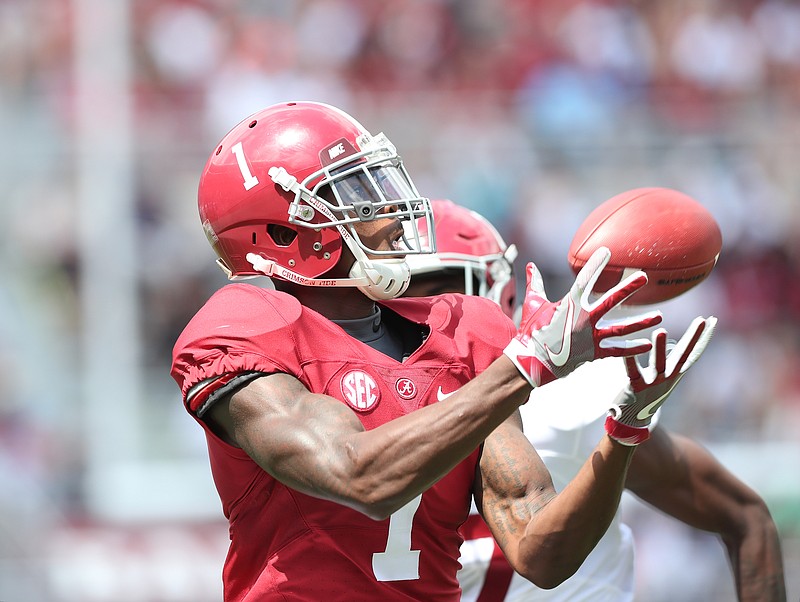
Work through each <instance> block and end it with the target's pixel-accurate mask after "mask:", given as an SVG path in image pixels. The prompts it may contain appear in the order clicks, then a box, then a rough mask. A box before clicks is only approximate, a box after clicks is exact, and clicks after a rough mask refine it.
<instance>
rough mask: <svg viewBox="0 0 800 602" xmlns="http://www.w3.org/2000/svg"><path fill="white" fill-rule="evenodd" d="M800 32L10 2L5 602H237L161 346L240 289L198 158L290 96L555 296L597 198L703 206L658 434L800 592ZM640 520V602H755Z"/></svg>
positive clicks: (195, 439) (323, 10) (635, 14)
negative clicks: (317, 105)
mask: <svg viewBox="0 0 800 602" xmlns="http://www.w3.org/2000/svg"><path fill="white" fill-rule="evenodd" d="M798 32H800V5H798V3H796V2H792V1H789V0H747V1H745V0H735V1H732V0H729V1H722V0H720V1H713V0H692V1H691V2H690V1H688V0H673V1H670V2H656V1H652V0H651V1H647V0H642V1H639V2H620V1H615V0H539V1H534V0H395V1H393V2H375V1H373V0H314V1H309V0H294V1H292V2H286V1H282V0H273V1H262V2H254V1H249V0H138V1H136V2H133V1H131V0H128V1H126V0H114V1H109V0H3V1H2V2H0V132H2V137H3V140H4V143H3V145H2V150H0V153H1V155H0V156H2V161H0V188H1V189H2V191H3V200H2V203H0V219H1V221H2V224H3V230H4V235H3V237H2V239H1V240H0V248H2V262H0V274H1V275H2V278H0V282H2V284H0V600H2V601H3V602H39V601H46V602H73V601H74V602H95V601H97V602H105V601H114V602H184V601H186V602H188V601H192V602H206V601H209V602H210V601H214V600H219V599H220V591H221V586H220V576H219V575H220V571H221V566H222V561H223V556H224V553H225V549H226V538H227V531H226V525H225V524H224V523H223V522H222V521H221V511H220V508H219V503H218V501H217V497H216V494H215V492H214V490H213V485H212V482H211V478H210V473H209V470H208V466H207V461H206V455H205V454H206V452H205V442H204V439H203V434H202V431H201V429H199V428H198V427H197V426H196V425H195V424H194V422H193V421H192V419H191V418H189V416H188V415H187V414H186V413H185V411H184V410H183V408H182V406H181V402H180V397H179V394H178V391H177V388H176V387H175V385H174V383H173V382H172V380H171V378H170V376H169V374H168V370H169V365H170V351H171V346H172V343H173V341H174V339H175V337H176V335H177V334H178V332H179V331H180V329H181V328H182V326H183V325H184V323H185V321H186V320H187V319H188V317H189V316H190V315H191V314H192V313H193V312H194V311H195V310H196V309H197V308H198V307H199V306H200V304H201V303H202V302H203V301H204V299H205V298H206V297H207V296H208V295H209V293H210V292H211V291H212V290H214V289H215V288H216V287H218V286H220V285H221V284H223V280H222V274H221V273H218V271H217V269H216V267H215V266H214V263H213V256H212V253H211V250H210V249H209V248H208V245H207V243H206V241H205V239H204V237H203V234H202V230H201V228H200V227H199V223H198V219H197V215H196V205H195V190H196V183H197V180H198V177H199V174H200V171H201V169H202V166H203V164H204V162H205V159H206V156H207V154H208V153H209V152H210V150H211V149H212V147H213V145H214V144H215V143H216V142H217V141H218V139H219V138H220V137H221V136H222V135H223V134H224V133H225V132H226V131H227V130H228V129H229V128H230V127H231V126H233V125H234V124H235V123H236V122H238V121H239V120H240V119H243V118H244V117H246V116H247V115H249V114H250V113H251V112H253V111H255V110H257V109H259V108H261V107H263V106H265V105H268V104H270V103H272V102H276V101H279V100H286V99H312V100H322V101H327V102H331V103H333V104H336V105H339V106H342V107H343V108H345V109H347V110H348V111H350V112H351V113H353V114H354V115H356V116H357V117H358V118H359V119H360V120H361V121H362V122H363V123H364V124H365V125H366V126H367V127H368V128H369V129H371V130H372V131H373V132H377V131H380V130H383V131H384V132H386V133H387V135H389V137H390V138H391V139H392V140H393V142H395V143H396V144H397V146H398V148H399V149H400V150H401V152H402V153H403V155H404V158H405V159H406V162H407V164H408V166H409V169H410V171H411V173H412V175H413V177H414V179H415V181H416V183H417V185H418V186H419V187H420V188H421V190H422V192H423V194H426V195H427V196H431V197H452V198H454V199H456V200H458V201H460V202H461V203H464V204H466V205H468V206H470V207H473V208H475V209H477V210H479V211H480V212H482V213H483V214H485V215H486V216H487V217H489V218H490V219H492V220H493V221H494V223H495V224H497V225H498V226H499V227H500V229H501V231H502V232H503V234H504V235H505V237H506V238H507V240H509V241H513V242H516V243H517V245H518V246H519V247H520V248H521V257H522V258H523V259H526V258H528V257H530V258H534V259H535V260H536V262H537V264H538V265H539V266H540V267H541V268H542V270H543V271H544V272H545V278H546V282H547V283H548V290H549V292H550V293H551V296H555V295H560V294H562V293H563V292H564V291H565V290H566V287H567V285H568V283H569V281H570V280H571V276H570V275H569V273H568V270H567V266H566V260H565V255H566V251H567V248H568V245H569V242H570V240H571V238H572V234H573V232H574V230H575V228H576V227H577V225H578V223H580V221H581V219H582V218H583V217H584V216H585V215H586V214H587V213H588V212H589V211H590V210H591V209H592V208H593V207H594V206H595V205H596V204H598V203H599V202H601V201H603V200H605V199H606V198H608V197H610V196H612V195H613V194H616V193H618V192H621V191H623V190H626V189H629V188H634V187H638V186H650V185H656V186H668V187H673V188H678V189H680V190H683V191H685V192H687V193H689V194H691V195H693V196H694V197H695V198H697V199H698V200H700V201H701V202H703V203H704V204H706V205H707V206H708V207H709V208H710V209H711V211H712V212H713V213H714V215H715V216H716V217H717V219H718V220H719V222H720V224H721V226H722V231H723V237H724V248H723V253H722V257H721V259H720V263H719V266H718V269H717V270H716V271H715V273H714V274H713V275H712V278H711V279H709V280H708V281H706V282H705V283H704V284H703V285H702V286H701V287H699V288H698V289H696V290H694V291H693V292H692V293H690V294H688V295H686V296H685V297H684V298H682V299H680V300H678V301H675V302H673V303H672V304H670V307H668V308H665V309H666V311H668V312H669V314H668V315H669V319H670V321H671V322H672V323H679V324H678V326H676V328H678V327H681V326H685V325H686V324H688V322H689V319H690V318H691V317H692V316H694V315H695V314H698V313H704V314H707V313H709V312H713V313H715V314H716V315H717V316H719V317H720V328H719V334H718V335H717V336H716V339H715V341H714V343H713V344H712V345H711V347H710V348H709V350H708V352H707V354H706V355H705V356H704V358H703V360H702V361H701V362H700V364H699V367H698V368H697V369H695V370H694V371H693V372H692V373H690V374H689V376H688V377H687V378H686V379H685V380H684V384H682V386H681V392H680V395H679V396H678V397H677V398H676V399H674V400H673V401H672V402H671V403H670V404H669V406H668V408H667V409H666V412H665V416H664V421H665V423H666V424H668V425H669V426H670V427H672V428H674V429H675V430H677V431H680V432H683V433H685V434H688V435H690V436H693V437H695V438H696V439H698V440H699V441H701V442H702V443H704V444H705V445H707V446H708V447H709V448H710V449H711V450H712V451H714V452H715V453H716V454H717V455H718V456H719V457H720V458H721V459H722V460H723V461H724V462H725V463H726V464H727V466H728V467H729V468H730V469H731V470H733V471H734V472H735V473H736V474H738V475H739V476H740V477H741V478H743V479H744V480H746V481H747V482H748V483H750V484H751V485H752V486H753V487H754V488H755V489H757V490H758V491H759V492H760V493H761V494H762V495H763V496H764V497H765V499H766V500H767V502H768V504H769V506H770V508H771V509H772V512H773V514H774V516H775V518H776V520H777V521H778V523H779V526H780V529H781V533H782V535H783V545H784V551H785V556H786V568H787V577H788V579H789V596H790V599H791V600H797V599H798V597H799V596H800V575H798V573H800V571H798V570H797V569H798V566H800V444H798V442H800V210H799V209H800V203H799V202H798V193H800V170H798V162H799V161H798V159H800V154H799V152H798V151H800V148H799V145H800V137H799V136H798V134H800V35H798ZM624 508H625V512H626V514H627V516H628V517H629V519H630V521H631V523H632V524H633V526H634V532H635V535H636V538H637V542H638V546H639V547H638V557H637V563H638V571H639V572H638V576H639V577H638V578H639V589H640V591H641V599H642V600H648V601H650V602H654V601H655V602H658V601H660V600H675V599H680V600H683V601H692V600H703V601H709V600H711V601H714V600H720V601H722V600H732V599H734V594H733V590H732V586H731V580H730V578H728V577H727V574H728V573H727V562H726V559H725V556H724V553H723V549H722V546H721V545H720V544H719V542H718V541H716V540H715V539H714V538H713V537H711V536H708V535H705V534H702V533H698V532H693V531H691V530H689V529H687V528H684V527H683V526H681V525H680V524H679V523H676V522H675V521H673V520H671V519H668V518H665V517H663V516H661V515H659V514H657V513H655V512H654V511H652V510H651V509H649V508H647V507H645V506H643V505H641V504H640V503H638V502H637V501H636V500H634V499H632V498H628V497H626V498H625V501H624Z"/></svg>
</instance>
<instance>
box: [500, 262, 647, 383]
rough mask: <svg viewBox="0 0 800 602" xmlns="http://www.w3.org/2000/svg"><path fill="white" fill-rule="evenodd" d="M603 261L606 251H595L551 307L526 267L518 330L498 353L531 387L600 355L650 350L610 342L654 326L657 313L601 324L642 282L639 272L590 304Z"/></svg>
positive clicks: (638, 342)
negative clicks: (503, 355) (506, 359)
mask: <svg viewBox="0 0 800 602" xmlns="http://www.w3.org/2000/svg"><path fill="white" fill-rule="evenodd" d="M609 259H611V251H610V250H608V249H607V248H606V247H600V248H599V249H597V250H596V251H595V252H594V253H593V254H592V256H591V257H590V258H589V261H587V262H586V265H585V266H583V269H581V271H580V272H579V273H578V276H577V278H576V279H575V283H574V284H573V285H572V288H570V290H569V293H567V294H566V295H565V296H564V298H563V299H561V300H560V301H559V302H557V303H552V302H550V301H548V299H547V295H546V294H545V290H544V283H543V282H542V276H541V274H540V273H539V270H538V269H537V268H536V266H535V265H534V264H533V263H529V264H528V265H527V277H528V284H527V288H526V293H525V300H524V302H523V306H522V319H521V321H520V327H519V330H518V331H517V334H516V336H515V337H514V338H513V339H512V340H511V342H510V343H509V344H508V346H507V347H506V348H505V349H504V350H503V352H504V353H505V354H506V355H507V356H508V357H509V358H510V359H511V361H512V362H514V365H515V366H516V367H517V369H518V370H519V371H520V372H521V373H522V376H524V377H525V379H526V380H527V381H528V382H529V383H530V384H531V386H533V387H538V386H541V385H543V384H546V383H548V382H551V381H553V380H555V379H557V378H561V377H563V376H566V375H567V374H569V373H570V372H572V371H573V370H574V369H575V368H577V367H578V366H580V365H581V364H583V363H585V362H591V361H593V360H595V359H598V358H601V357H610V356H617V357H622V356H632V355H636V354H638V353H644V352H647V351H649V350H650V349H651V347H652V344H651V342H650V340H649V339H647V338H639V339H635V338H634V339H625V338H621V339H618V340H612V338H613V337H626V336H628V335H631V334H634V333H637V332H639V331H642V330H645V329H647V328H650V327H651V326H655V325H657V324H659V323H660V322H661V313H660V312H658V311H649V312H645V313H643V314H641V315H635V316H631V317H627V318H624V319H620V320H616V321H611V320H603V318H604V317H605V315H606V314H607V313H608V312H609V311H611V310H612V309H614V308H615V307H616V306H617V305H619V304H620V303H622V302H623V301H625V299H627V298H628V297H630V296H631V295H632V294H634V293H635V292H636V291H637V290H639V289H640V288H642V287H643V286H644V285H645V284H647V275H646V274H645V273H644V272H642V271H638V272H635V273H634V274H631V275H630V276H629V277H628V278H626V279H625V280H623V281H622V282H620V283H619V284H617V285H616V286H615V287H613V288H612V289H610V290H609V291H608V292H606V293H605V294H603V295H602V296H601V297H600V298H599V299H597V300H596V301H594V302H592V301H591V295H592V289H593V288H594V285H595V284H596V283H597V279H598V278H600V274H601V272H602V271H603V268H605V266H606V264H608V261H609Z"/></svg>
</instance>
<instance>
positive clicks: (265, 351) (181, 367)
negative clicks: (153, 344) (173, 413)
mask: <svg viewBox="0 0 800 602" xmlns="http://www.w3.org/2000/svg"><path fill="white" fill-rule="evenodd" d="M300 314H301V307H300V304H299V303H298V302H297V301H296V300H295V299H294V298H292V297H290V296H288V295H285V294H283V293H279V292H276V291H273V290H267V289H261V288H258V287H255V286H252V285H247V284H231V285H228V286H225V287H223V288H222V289H220V290H219V291H217V293H215V294H214V295H213V296H212V297H211V298H210V299H209V300H208V302H207V303H206V304H205V305H204V306H203V307H202V308H201V309H200V311H198V312H197V314H195V316H194V317H193V318H192V320H191V321H190V322H189V324H188V325H187V326H186V328H185V329H184V331H183V332H182V333H181V335H180V336H179V337H178V340H177V342H176V343H175V346H174V348H173V353H172V370H171V374H172V377H173V378H174V379H175V382H176V383H177V384H178V386H179V387H180V389H181V394H182V396H183V399H184V403H185V404H186V406H187V408H188V409H189V411H190V412H191V413H193V414H195V415H197V416H202V415H203V413H204V412H205V411H206V410H207V409H208V408H209V407H210V406H211V405H212V404H213V402H214V401H215V400H217V399H219V398H220V397H222V396H223V395H225V394H227V393H229V392H232V391H233V390H235V389H236V388H238V387H241V386H242V385H244V384H246V383H248V382H250V381H251V380H253V379H255V378H258V377H260V376H263V375H264V374H271V373H275V372H284V373H287V374H293V375H299V374H300V368H299V363H300V362H299V359H298V357H297V354H296V345H295V344H294V332H293V328H292V325H293V324H294V323H295V322H296V321H297V320H298V318H299V317H300Z"/></svg>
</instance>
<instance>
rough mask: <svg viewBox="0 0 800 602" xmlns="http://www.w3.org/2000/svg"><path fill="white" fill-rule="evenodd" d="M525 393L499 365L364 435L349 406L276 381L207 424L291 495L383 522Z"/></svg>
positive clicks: (235, 399)
mask: <svg viewBox="0 0 800 602" xmlns="http://www.w3.org/2000/svg"><path fill="white" fill-rule="evenodd" d="M529 393H530V387H529V386H528V384H527V382H525V381H524V380H523V379H522V378H520V376H519V373H518V372H517V371H516V369H515V368H514V366H513V365H512V364H511V362H510V361H509V360H508V359H507V358H506V357H505V356H501V357H500V358H499V359H498V360H496V361H495V362H494V363H493V364H491V365H490V366H489V367H488V368H487V369H486V370H484V372H483V373H482V374H481V375H480V376H479V377H478V378H476V379H474V380H473V381H471V382H469V383H467V384H466V385H464V386H463V387H461V388H460V389H459V390H458V391H456V392H454V393H453V394H452V395H450V396H449V397H448V398H447V399H445V400H443V401H440V402H438V403H435V404H432V405H429V406H426V407H423V408H421V409H419V410H416V411H414V412H411V413H410V414H407V415H405V416H402V417H400V418H397V419H395V420H391V421H389V422H387V423H386V424H382V425H381V426H379V427H377V428H375V429H371V430H365V429H364V427H363V426H362V424H361V422H360V421H359V419H358V417H357V416H356V415H355V413H354V412H353V411H352V410H350V409H349V408H348V406H347V405H346V404H343V403H342V402H341V401H339V400H337V399H334V398H332V397H328V396H327V395H319V394H313V393H310V392H309V391H308V390H307V389H306V388H305V386H304V385H303V383H301V382H300V381H299V380H297V379H296V378H294V377H293V376H290V375H288V374H281V373H275V374H269V375H265V376H263V377H261V378H258V379H256V380H253V381H251V382H250V383H248V384H247V385H245V386H244V387H242V388H240V389H238V390H237V391H236V392H235V393H233V394H232V395H231V396H230V397H229V398H227V399H224V400H220V401H219V402H217V403H216V404H215V405H214V406H212V407H211V408H210V409H209V411H208V413H207V414H206V416H207V418H206V420H207V421H208V423H209V425H210V426H211V428H212V430H214V432H215V433H216V434H217V435H218V436H220V437H221V438H222V439H223V440H225V441H227V442H228V443H230V444H232V445H235V446H238V447H240V448H242V449H243V450H244V451H245V452H247V454H248V455H249V456H250V457H251V458H252V459H253V460H254V461H255V462H257V463H258V464H259V466H261V467H262V468H263V469H264V470H265V471H267V472H268V473H269V474H271V475H272V476H273V477H275V478H276V479H278V480H279V481H281V482H282V483H284V484H286V485H288V486H289V487H292V488H293V489H296V490H297V491H301V492H303V493H306V494H308V495H312V496H315V497H319V498H322V499H328V500H331V501H335V502H338V503H341V504H344V505H347V506H350V507H352V508H354V509H356V510H358V511H360V512H363V513H364V514H366V515H368V516H370V517H372V518H375V519H383V518H386V517H387V516H389V515H391V514H392V513H393V512H395V511H397V510H398V509H400V508H401V507H402V506H404V505H405V504H406V503H408V502H409V501H410V500H412V499H413V498H415V497H416V496H418V495H419V494H420V493H422V492H423V491H425V490H426V489H428V488H429V487H430V486H431V485H432V484H433V483H435V482H436V481H437V480H438V479H440V478H441V477H442V476H444V475H445V474H447V473H448V472H449V471H450V470H451V469H452V468H453V467H454V466H455V465H456V464H458V463H459V462H460V461H461V460H463V459H464V458H466V457H467V456H468V455H469V454H471V453H472V452H473V451H475V449H476V448H477V447H478V446H479V445H480V444H481V443H482V442H483V440H484V439H485V438H486V437H487V436H488V435H489V434H490V433H491V432H492V431H493V430H494V429H495V428H497V426H498V425H499V424H500V423H501V422H502V421H503V420H505V419H506V418H507V417H508V416H509V415H511V413H512V412H514V411H515V410H516V409H517V408H518V407H519V406H520V405H521V404H522V403H524V402H525V401H526V400H527V398H528V394H529ZM209 415H210V416H209Z"/></svg>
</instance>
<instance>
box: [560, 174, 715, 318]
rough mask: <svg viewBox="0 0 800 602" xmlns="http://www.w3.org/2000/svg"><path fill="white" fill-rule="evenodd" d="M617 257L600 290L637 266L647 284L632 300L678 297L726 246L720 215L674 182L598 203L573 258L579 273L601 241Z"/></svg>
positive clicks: (700, 278) (699, 279) (571, 262)
mask: <svg viewBox="0 0 800 602" xmlns="http://www.w3.org/2000/svg"><path fill="white" fill-rule="evenodd" d="M602 246H605V247H608V248H609V249H610V250H611V259H610V261H609V262H608V265H607V266H606V268H605V269H604V270H603V273H602V274H601V275H600V279H599V280H598V282H597V285H596V286H595V287H594V290H595V291H596V292H605V291H607V290H608V289H610V288H611V287H613V286H614V285H615V284H617V283H619V282H620V281H621V280H622V279H623V278H625V277H626V276H628V275H629V274H631V273H633V272H634V271H636V270H643V271H644V272H645V273H647V276H648V282H647V284H646V285H645V286H644V287H643V288H641V289H639V290H638V291H636V292H635V293H634V294H633V295H632V296H631V297H630V298H629V299H628V300H627V301H626V303H627V304H628V305H650V304H653V303H660V302H662V301H667V300H669V299H673V298H675V297H677V296H678V295H680V294H682V293H684V292H686V291H688V290H689V289H691V288H692V287H695V286H697V285H698V284H700V283H701V282H703V280H705V279H706V278H708V276H709V274H710V273H711V270H713V269H714V265H715V264H716V263H717V258H718V257H719V253H720V251H721V250H722V233H721V232H720V228H719V224H718V223H717V221H716V219H714V216H712V215H711V213H710V212H709V211H708V209H706V208H705V207H704V206H703V205H702V204H701V203H699V202H698V201H696V200H695V199H693V198H692V197H690V196H689V195H687V194H684V193H682V192H679V191H677V190H672V189H670V188H636V189H634V190H629V191H627V192H623V193H621V194H618V195H616V196H614V197H612V198H610V199H608V200H607V201H605V202H603V203H602V204H600V205H599V206H598V207H597V208H595V209H594V210H593V211H592V212H591V213H590V214H589V215H588V217H587V218H586V219H585V220H584V222H583V223H582V224H581V225H580V227H579V228H578V231H577V232H576V233H575V237H574V238H573V240H572V243H571V244H570V247H569V255H568V261H569V265H570V267H571V268H572V271H573V272H574V273H575V274H577V273H578V272H579V271H580V269H581V268H582V267H583V266H584V265H585V264H586V261H587V260H588V259H589V257H590V256H591V254H592V253H593V252H594V251H595V250H596V249H597V248H598V247H602Z"/></svg>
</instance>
